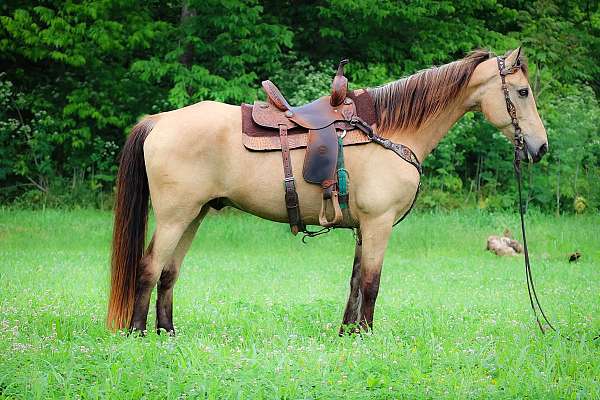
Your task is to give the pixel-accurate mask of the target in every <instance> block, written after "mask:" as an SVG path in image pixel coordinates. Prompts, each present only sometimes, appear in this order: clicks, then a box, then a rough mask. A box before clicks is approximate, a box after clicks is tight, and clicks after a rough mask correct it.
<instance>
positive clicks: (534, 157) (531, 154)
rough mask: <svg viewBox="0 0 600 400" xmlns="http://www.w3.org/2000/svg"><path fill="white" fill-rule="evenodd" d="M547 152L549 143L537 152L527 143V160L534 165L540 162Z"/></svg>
mask: <svg viewBox="0 0 600 400" xmlns="http://www.w3.org/2000/svg"><path fill="white" fill-rule="evenodd" d="M547 152H548V143H544V144H542V145H541V146H540V147H539V148H538V149H537V150H534V149H532V148H531V146H530V145H529V143H527V155H528V157H527V159H528V160H530V161H532V162H534V163H536V162H539V161H540V160H541V159H542V157H544V154H546V153H547Z"/></svg>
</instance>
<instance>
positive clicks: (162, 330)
mask: <svg viewBox="0 0 600 400" xmlns="http://www.w3.org/2000/svg"><path fill="white" fill-rule="evenodd" d="M163 333H166V334H167V336H171V337H175V328H170V329H167V328H156V334H158V335H162V334H163Z"/></svg>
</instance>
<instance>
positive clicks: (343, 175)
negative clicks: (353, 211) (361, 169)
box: [337, 136, 348, 208]
mask: <svg viewBox="0 0 600 400" xmlns="http://www.w3.org/2000/svg"><path fill="white" fill-rule="evenodd" d="M337 180H338V191H339V196H340V197H339V199H340V208H348V171H346V168H344V138H343V137H342V136H338V157H337Z"/></svg>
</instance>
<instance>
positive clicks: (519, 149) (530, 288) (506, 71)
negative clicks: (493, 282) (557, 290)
mask: <svg viewBox="0 0 600 400" xmlns="http://www.w3.org/2000/svg"><path fill="white" fill-rule="evenodd" d="M496 59H497V60H498V71H499V72H500V79H501V80H502V91H503V92H504V100H505V101H506V111H508V115H509V116H510V119H511V124H512V126H513V128H514V130H515V159H514V162H513V165H514V168H515V175H516V178H517V188H518V192H519V216H520V219H521V234H522V238H523V253H524V254H525V277H526V279H527V293H528V294H529V304H530V305H531V309H532V310H533V315H534V316H535V320H536V322H537V324H538V326H539V328H540V331H541V332H542V334H545V333H546V329H544V325H542V321H541V320H540V315H541V316H542V319H543V321H544V322H545V323H546V325H548V327H549V328H550V330H552V331H554V332H556V333H558V334H559V335H560V336H561V337H562V338H564V339H566V340H569V341H571V340H573V339H572V338H571V337H570V336H564V335H563V334H562V333H560V332H559V331H557V330H556V328H555V327H554V326H553V325H552V323H551V322H550V321H549V320H548V317H547V316H546V313H545V312H544V309H543V308H542V305H541V304H540V300H539V299H538V295H537V292H536V290H535V285H534V283H533V275H532V273H531V263H530V261H529V250H528V249H527V236H526V234H525V211H524V207H523V194H522V191H523V190H522V186H523V183H522V182H523V178H522V175H521V161H522V159H523V154H527V153H526V149H525V137H524V136H523V131H522V130H521V127H520V126H519V120H518V119H517V109H516V108H515V104H514V103H513V102H512V100H511V99H510V94H509V92H508V86H507V84H506V75H510V74H514V73H515V72H517V71H518V70H519V69H520V68H521V66H520V64H519V63H518V62H517V64H516V65H514V66H513V67H511V68H506V64H505V58H503V57H497V58H496ZM538 310H539V313H538ZM598 338H600V334H598V335H596V336H595V337H594V338H592V339H591V340H592V341H594V340H597V339H598Z"/></svg>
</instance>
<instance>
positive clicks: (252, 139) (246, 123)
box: [241, 89, 377, 151]
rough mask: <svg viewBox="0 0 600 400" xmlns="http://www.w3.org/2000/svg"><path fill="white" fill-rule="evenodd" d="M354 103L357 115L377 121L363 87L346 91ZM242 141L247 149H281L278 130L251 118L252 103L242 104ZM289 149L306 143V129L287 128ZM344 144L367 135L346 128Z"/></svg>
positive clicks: (354, 141) (357, 142)
mask: <svg viewBox="0 0 600 400" xmlns="http://www.w3.org/2000/svg"><path fill="white" fill-rule="evenodd" d="M348 97H350V98H351V99H352V100H353V101H354V103H355V105H356V112H357V115H358V116H359V117H360V118H362V119H363V120H364V121H365V122H367V123H368V124H369V125H373V124H376V123H377V117H376V115H375V108H374V106H373V100H372V99H371V96H370V95H369V93H368V92H367V91H366V90H364V89H359V90H355V91H352V92H350V93H348ZM241 109H242V143H243V144H244V147H246V148H247V149H248V150H254V151H270V150H281V143H280V140H279V130H278V129H269V128H264V127H262V126H260V125H258V124H256V123H254V121H253V119H252V105H250V104H242V106H241ZM288 142H289V146H290V149H298V148H302V147H306V146H307V145H308V130H306V129H304V128H302V127H298V126H295V127H293V128H289V129H288ZM343 142H344V146H348V145H354V144H364V143H369V139H368V138H367V136H366V135H365V134H364V133H362V132H361V131H360V130H359V129H352V130H348V131H347V133H346V136H345V137H344V140H343Z"/></svg>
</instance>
